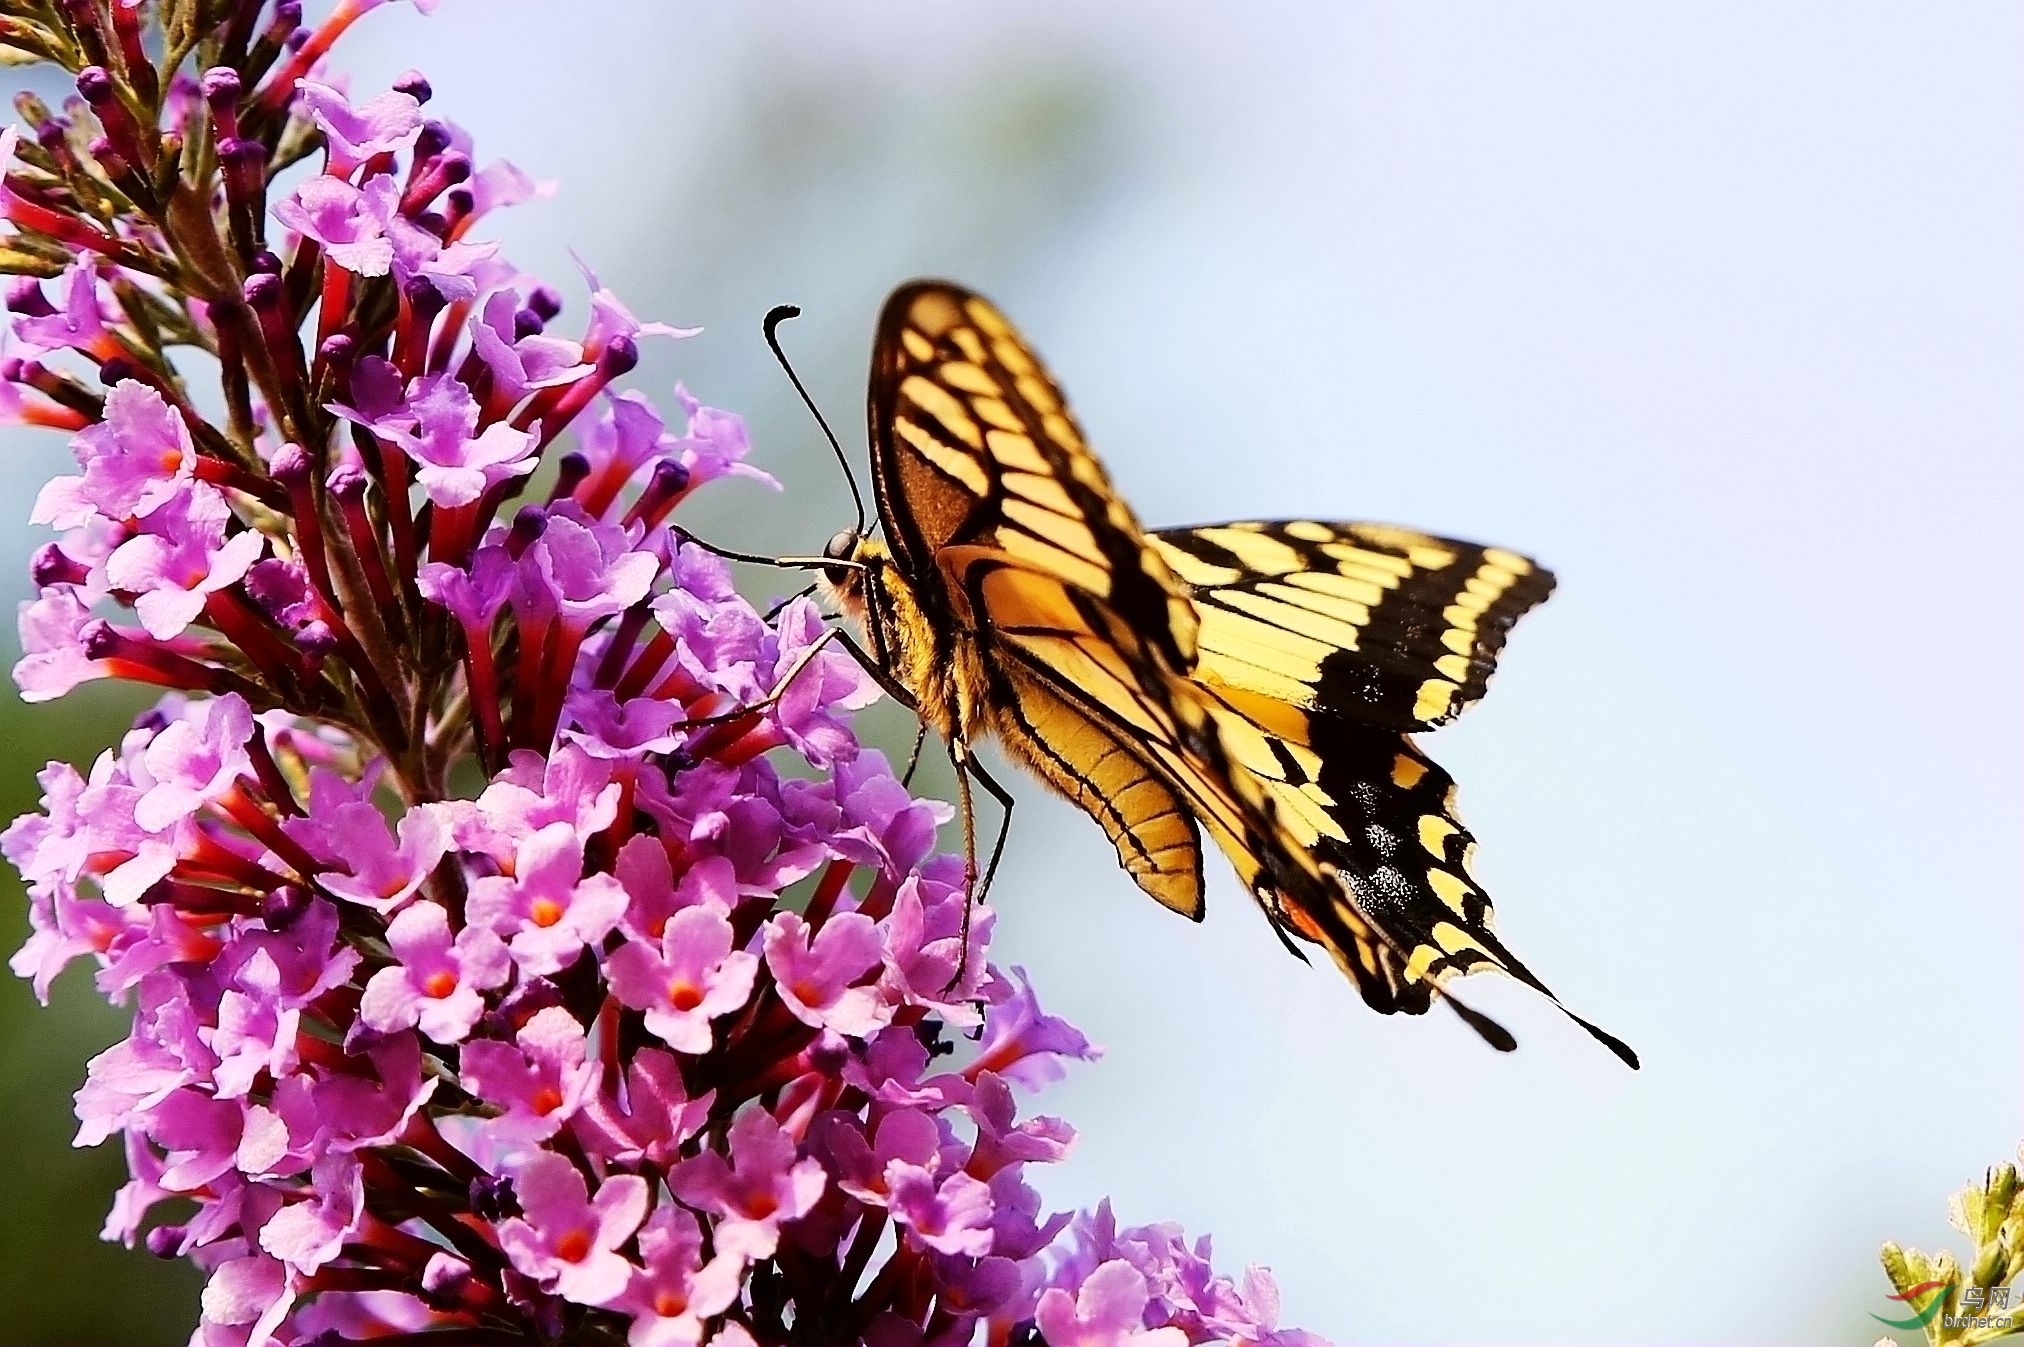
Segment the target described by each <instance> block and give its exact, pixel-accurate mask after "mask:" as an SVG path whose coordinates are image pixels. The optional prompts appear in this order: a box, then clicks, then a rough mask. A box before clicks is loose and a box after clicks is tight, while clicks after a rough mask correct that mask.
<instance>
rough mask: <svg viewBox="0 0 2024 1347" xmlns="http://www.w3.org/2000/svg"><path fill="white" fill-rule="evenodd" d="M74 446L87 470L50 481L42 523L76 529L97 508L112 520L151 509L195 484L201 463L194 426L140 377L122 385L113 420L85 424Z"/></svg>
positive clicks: (39, 502)
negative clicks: (192, 436)
mask: <svg viewBox="0 0 2024 1347" xmlns="http://www.w3.org/2000/svg"><path fill="white" fill-rule="evenodd" d="M70 447H71V452H72V453H74V454H75V455H76V456H77V462H78V466H79V467H81V468H83V469H84V475H83V476H81V477H57V478H54V479H52V480H51V481H50V482H49V484H48V485H47V486H45V487H43V488H42V494H41V495H40V496H38V497H37V498H36V502H35V509H34V512H33V513H32V514H31V515H30V516H29V517H30V519H31V520H33V521H34V522H35V523H38V524H52V525H54V526H55V527H57V528H61V529H68V528H76V527H78V526H80V525H82V524H84V523H86V522H87V521H88V520H89V518H90V517H91V515H92V514H93V513H96V514H98V515H101V516H103V517H104V518H106V519H112V520H124V519H128V518H139V517H141V516H144V515H147V514H151V513H153V512H154V511H155V510H156V509H157V508H158V507H160V506H162V505H164V504H166V503H168V502H169V501H171V500H173V499H175V497H176V496H177V495H179V494H180V493H181V492H182V491H183V490H184V489H185V488H187V487H188V485H189V484H190V481H191V474H192V473H193V472H194V471H195V469H196V465H197V451H196V449H195V448H193V447H192V445H191V443H190V428H189V427H188V426H186V425H185V424H183V418H182V417H181V416H179V415H177V414H176V412H175V410H174V409H173V408H171V407H170V406H169V404H168V403H166V402H164V401H163V400H162V395H161V394H160V393H157V392H156V391H155V390H154V389H152V388H150V387H148V385H146V384H144V383H142V382H141V381H140V380H138V379H122V380H120V381H119V382H118V383H116V384H114V385H113V386H112V388H111V389H110V390H109V391H108V392H107V393H106V396H105V419H104V420H103V421H100V422H98V423H97V424H95V425H91V426H87V427H85V428H84V429H83V430H80V431H79V432H78V433H77V435H76V437H75V438H73V439H72V440H71V442H70Z"/></svg>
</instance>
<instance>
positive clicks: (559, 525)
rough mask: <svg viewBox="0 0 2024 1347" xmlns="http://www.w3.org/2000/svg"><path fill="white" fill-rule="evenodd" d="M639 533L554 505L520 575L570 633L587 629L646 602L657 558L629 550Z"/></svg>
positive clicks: (656, 571) (576, 509)
mask: <svg viewBox="0 0 2024 1347" xmlns="http://www.w3.org/2000/svg"><path fill="white" fill-rule="evenodd" d="M637 531H638V530H637V529H636V528H635V529H634V530H630V531H629V530H626V529H622V528H619V527H618V526H616V525H614V524H601V523H597V522H595V521H593V520H591V519H588V518H586V517H585V516H584V514H583V512H582V510H581V509H580V508H579V507H578V506H576V505H575V504H574V503H567V504H563V505H560V506H557V507H556V508H554V509H552V510H550V511H549V512H548V515H547V519H546V527H544V528H543V529H542V532H541V536H540V537H539V538H537V539H536V540H535V541H534V543H533V544H532V545H531V546H529V547H528V549H527V551H526V553H525V555H524V556H522V558H521V561H520V566H521V574H522V575H523V576H524V577H526V581H527V583H529V584H530V585H538V586H539V587H540V588H542V589H543V590H545V591H546V592H547V593H548V594H549V595H551V596H552V599H553V602H554V606H555V609H556V611H558V612H559V613H560V614H561V615H562V620H563V621H564V622H565V623H567V624H568V625H569V626H570V627H571V628H572V629H573V630H577V631H583V630H586V629H588V628H589V626H590V624H591V623H593V622H595V621H596V620H597V619H598V618H601V617H609V616H610V615H611V614H613V613H617V612H622V611H624V610H625V609H627V608H630V607H632V606H633V605H634V604H636V603H638V602H639V601H640V600H641V599H643V598H645V597H646V595H647V589H648V587H649V586H651V585H652V584H653V582H654V579H655V577H657V576H658V575H659V574H660V571H661V563H660V560H659V558H657V557H655V556H654V555H653V553H651V552H644V551H634V550H633V548H634V546H635V544H636V542H637V538H636V537H635V536H634V535H635V534H636V533H637Z"/></svg>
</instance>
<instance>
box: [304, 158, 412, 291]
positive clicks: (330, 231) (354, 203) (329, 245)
mask: <svg viewBox="0 0 2024 1347" xmlns="http://www.w3.org/2000/svg"><path fill="white" fill-rule="evenodd" d="M274 218H275V219H277V220H279V221H281V223H282V224H285V225H287V226H288V227H289V228H290V229H293V230H294V231H295V232H296V233H298V234H300V235H302V237H304V238H306V239H313V240H314V241H316V242H317V243H319V244H321V245H322V247H323V250H324V252H325V253H327V254H329V256H330V260H331V261H333V262H335V263H337V265H339V266H341V267H343V268H344V269H345V270H346V271H351V272H356V273H357V274H358V275H360V276H384V275H386V274H387V271H388V269H389V268H391V267H392V266H393V261H394V245H393V243H392V242H391V241H390V240H389V239H388V238H387V236H386V231H385V230H383V229H382V228H381V227H380V222H379V217H378V216H377V215H375V214H374V213H373V211H372V206H371V203H370V202H368V201H367V200H366V195H365V193H364V192H361V191H359V189H358V188H356V187H354V186H352V185H351V184H350V183H348V182H346V181H345V180H344V179H343V178H334V177H328V176H324V175H321V174H319V175H318V176H316V177H313V178H310V179H308V180H306V181H305V182H304V183H303V184H302V185H301V186H300V187H298V188H296V189H295V193H294V195H292V196H287V197H283V198H282V199H281V200H280V201H278V202H276V203H275V206H274Z"/></svg>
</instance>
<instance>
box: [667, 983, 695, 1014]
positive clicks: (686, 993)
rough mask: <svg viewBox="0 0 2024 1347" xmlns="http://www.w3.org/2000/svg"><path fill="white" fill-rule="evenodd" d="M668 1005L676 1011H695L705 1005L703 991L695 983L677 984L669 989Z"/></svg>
mask: <svg viewBox="0 0 2024 1347" xmlns="http://www.w3.org/2000/svg"><path fill="white" fill-rule="evenodd" d="M668 1004H669V1005H671V1006H673V1007H674V1008H675V1009H676V1010H694V1009H695V1008H696V1007H697V1006H699V1005H701V1004H703V989H702V988H701V987H698V986H697V985H696V984H695V983H693V982H686V981H685V982H677V983H674V984H673V985H671V986H670V987H669V988H668Z"/></svg>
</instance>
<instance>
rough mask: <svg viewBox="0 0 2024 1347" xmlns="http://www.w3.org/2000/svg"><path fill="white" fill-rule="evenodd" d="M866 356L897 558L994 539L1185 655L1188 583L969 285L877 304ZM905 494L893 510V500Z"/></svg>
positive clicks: (880, 476)
mask: <svg viewBox="0 0 2024 1347" xmlns="http://www.w3.org/2000/svg"><path fill="white" fill-rule="evenodd" d="M879 334H880V335H879V341H878V344H877V347H876V350H875V354H874V356H873V366H872V384H871V428H872V460H873V469H874V473H875V477H876V483H877V485H878V488H879V498H880V502H881V510H880V514H881V518H882V519H883V520H884V522H885V524H886V526H887V532H888V535H889V539H890V541H891V543H892V547H893V552H894V555H895V558H896V559H897V560H898V562H899V564H900V565H901V567H902V568H903V569H904V570H905V571H906V573H907V574H908V576H909V578H910V579H913V580H914V581H915V582H916V583H917V584H927V583H933V582H934V581H935V579H936V577H935V574H934V573H935V570H936V567H937V555H936V554H937V553H939V552H941V550H942V549H944V548H947V547H951V546H957V545H972V546H982V547H989V548H996V549H998V550H1000V551H1003V552H1006V553H1009V554H1010V555H1012V556H1014V557H1016V558H1019V559H1020V560H1022V561H1024V562H1027V563H1030V565H1031V566H1032V567H1033V568H1034V569H1035V570H1039V571H1045V572H1047V573H1051V574H1054V575H1057V576H1059V577H1061V579H1062V580H1063V581H1064V582H1066V583H1068V584H1071V585H1074V586H1076V587H1077V588H1079V589H1082V590H1084V591H1086V592H1087V593H1089V594H1091V595H1093V596H1095V597H1097V598H1099V599H1102V600H1104V601H1106V602H1108V603H1109V604H1110V605H1111V606H1112V607H1113V608H1114V609H1116V610H1117V612H1118V613H1119V614H1120V615H1122V616H1123V617H1124V618H1125V619H1126V620H1127V621H1129V622H1130V623H1131V624H1132V625H1133V626H1134V627H1135V628H1136V629H1137V630H1140V631H1142V632H1144V633H1145V634H1146V636H1147V639H1148V643H1149V644H1151V645H1152V646H1153V647H1154V648H1155V649H1156V650H1157V651H1158V652H1159V654H1160V655H1161V656H1162V657H1163V658H1164V659H1165V660H1166V661H1167V662H1168V664H1169V665H1171V666H1172V667H1174V668H1177V669H1182V668H1186V667H1187V666H1188V665H1190V664H1192V663H1193V661H1194V653H1195V645H1194V642H1195V611H1194V606H1193V605H1192V604H1191V603H1189V602H1188V599H1187V590H1186V587H1185V586H1184V585H1182V584H1181V583H1180V581H1179V580H1178V579H1176V578H1175V576H1174V574H1173V572H1172V571H1170V570H1169V569H1168V568H1167V565H1166V563H1165V561H1164V560H1163V559H1162V558H1161V557H1160V555H1159V554H1158V553H1157V552H1155V551H1154V550H1153V549H1151V548H1149V547H1147V546H1146V545H1145V541H1144V539H1145V531H1144V529H1143V528H1142V527H1141V526H1140V524H1139V522H1138V520H1137V518H1136V517H1134V516H1133V514H1132V512H1131V508H1130V507H1129V506H1127V505H1126V504H1125V503H1124V500H1123V498H1122V497H1120V496H1119V495H1118V494H1117V492H1116V490H1115V489H1114V488H1113V487H1112V486H1111V483H1110V479H1109V477H1108V476H1107V475H1106V474H1105V473H1104V470H1103V466H1102V465H1101V464H1100V463H1099V462H1098V461H1097V459H1096V456H1095V455H1093V454H1092V453H1090V452H1089V447H1088V445H1087V444H1086V443H1085V442H1084V440H1083V437H1082V429H1081V427H1080V426H1078V425H1077V424H1076V421H1075V417H1074V414H1073V413H1072V412H1071V411H1070V410H1069V408H1068V404H1067V401H1066V400H1065V399H1064V398H1063V397H1062V395H1061V390H1060V388H1059V387H1058V386H1057V385H1056V384H1055V382H1054V380H1053V378H1052V377H1051V376H1050V375H1049V374H1048V372H1047V369H1046V367H1045V366H1044V365H1042V364H1041V362H1040V358H1039V357H1038V356H1037V355H1036V354H1035V353H1034V352H1033V350H1032V349H1031V348H1030V347H1028V346H1027V345H1026V343H1025V342H1024V341H1023V340H1022V339H1021V338H1020V336H1019V334H1018V333H1017V332H1016V331H1015V330H1014V329H1013V328H1012V325H1011V324H1010V323H1009V322H1007V321H1006V319H1005V318H1004V316H1003V315H1002V314H1000V313H999V312H998V311H997V309H995V308H993V307H992V306H991V304H990V303H989V302H988V301H987V300H985V299H983V298H982V297H980V296H977V295H973V294H970V293H968V292H967V291H963V290H960V289H958V288H956V287H954V286H950V285H944V284H942V283H939V282H933V281H926V282H916V283H914V284H912V285H907V286H902V287H901V288H900V289H899V290H898V291H896V292H895V293H894V294H893V297H892V298H891V299H889V300H888V301H887V302H886V308H885V313H884V316H883V317H882V318H881V320H880V325H879ZM895 502H904V508H894V503H895Z"/></svg>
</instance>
